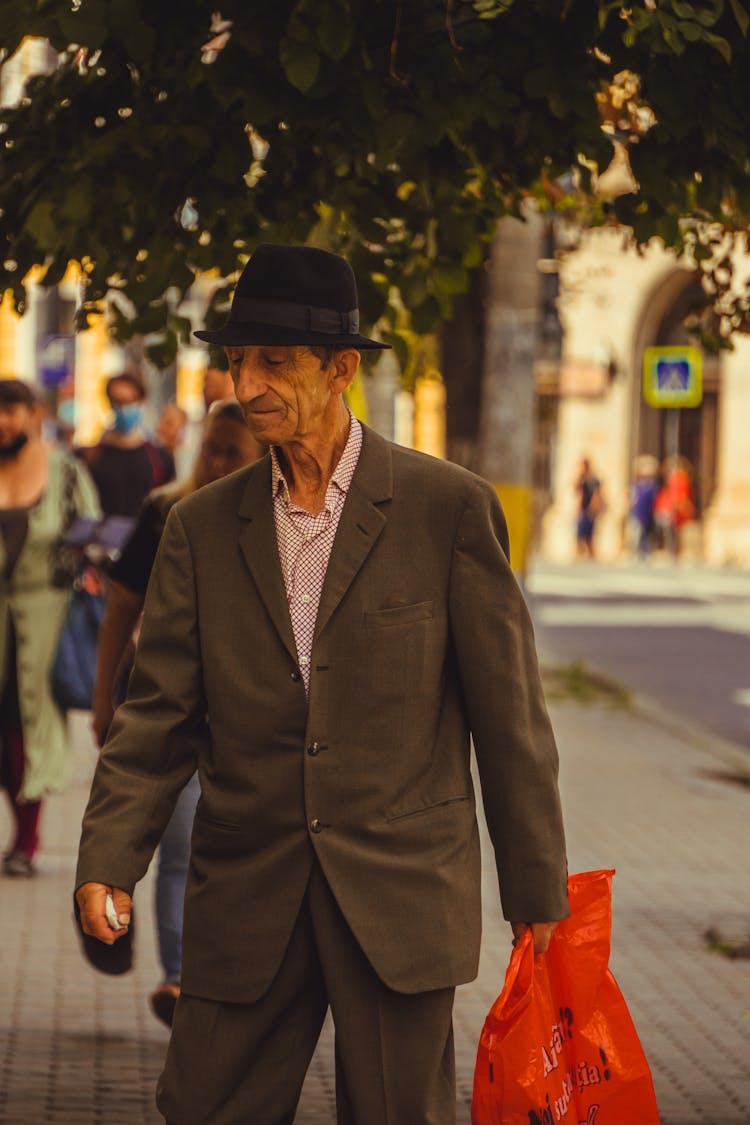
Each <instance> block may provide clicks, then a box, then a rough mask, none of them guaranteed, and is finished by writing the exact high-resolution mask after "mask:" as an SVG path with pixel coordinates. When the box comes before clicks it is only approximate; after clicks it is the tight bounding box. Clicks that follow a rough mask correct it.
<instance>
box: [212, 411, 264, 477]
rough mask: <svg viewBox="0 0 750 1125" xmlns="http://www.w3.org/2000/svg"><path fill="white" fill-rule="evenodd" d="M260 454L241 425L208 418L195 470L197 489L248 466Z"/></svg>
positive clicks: (226, 419)
mask: <svg viewBox="0 0 750 1125" xmlns="http://www.w3.org/2000/svg"><path fill="white" fill-rule="evenodd" d="M263 452H264V450H263V449H262V447H261V446H260V445H259V444H258V442H257V441H256V440H255V438H254V437H253V435H252V434H251V433H250V431H249V430H248V428H247V426H245V425H244V423H242V422H240V421H237V420H236V419H234V418H222V417H221V415H219V416H218V417H216V418H209V420H208V421H207V422H206V428H205V431H204V435H203V441H202V442H201V448H200V452H199V454H198V459H197V462H196V466H195V483H196V485H197V487H198V488H201V487H202V486H203V485H204V484H210V483H211V481H212V480H219V479H220V478H221V477H225V476H227V474H228V473H233V472H234V471H235V469H241V468H242V467H243V465H250V464H252V462H253V461H257V460H258V458H259V457H261V456H262V455H263Z"/></svg>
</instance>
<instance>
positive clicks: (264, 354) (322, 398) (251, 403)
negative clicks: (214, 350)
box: [227, 345, 334, 445]
mask: <svg viewBox="0 0 750 1125" xmlns="http://www.w3.org/2000/svg"><path fill="white" fill-rule="evenodd" d="M227 357H228V359H229V370H230V371H231V373H232V380H233V382H234V393H235V394H236V396H237V399H238V401H239V403H240V405H241V406H242V409H243V411H244V414H245V419H246V421H247V424H248V426H249V427H250V430H251V431H252V433H253V434H254V435H255V436H256V437H257V438H258V439H259V440H260V441H262V442H265V443H266V444H268V445H285V444H286V443H288V442H291V441H299V440H300V439H302V438H305V437H309V436H310V435H313V434H315V433H316V431H317V430H318V429H319V428H320V426H321V423H322V420H323V418H324V415H325V412H326V409H327V408H328V407H329V405H330V402H331V399H332V397H333V394H334V392H333V391H332V388H331V379H332V377H333V371H334V368H333V365H330V366H329V367H328V368H326V369H323V368H322V367H321V363H320V359H319V358H318V357H317V356H316V355H314V354H313V353H312V352H311V351H310V349H309V348H304V347H284V348H281V347H279V348H277V347H266V346H256V345H248V346H246V347H233V348H227Z"/></svg>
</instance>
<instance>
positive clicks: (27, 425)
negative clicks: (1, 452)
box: [0, 402, 34, 449]
mask: <svg viewBox="0 0 750 1125" xmlns="http://www.w3.org/2000/svg"><path fill="white" fill-rule="evenodd" d="M33 421H34V412H33V410H32V409H31V407H30V406H27V405H26V403H25V402H8V403H0V449H3V448H5V447H6V446H9V445H13V443H14V442H15V441H16V440H17V438H19V437H20V436H21V434H26V435H29V434H31V432H32V430H33Z"/></svg>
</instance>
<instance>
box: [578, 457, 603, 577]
mask: <svg viewBox="0 0 750 1125" xmlns="http://www.w3.org/2000/svg"><path fill="white" fill-rule="evenodd" d="M574 487H575V491H576V493H577V495H578V513H577V516H576V547H577V550H578V554H579V555H582V556H583V557H584V558H589V559H593V557H594V532H595V529H596V521H597V519H598V518H599V516H600V515H601V513H602V512H603V511H604V496H603V494H602V484H601V481H600V480H599V478H598V477H597V476H595V475H594V473H593V472H592V469H591V462H590V460H589V459H588V457H584V458H582V460H581V465H580V468H579V470H578V476H577V477H576V480H575V485H574Z"/></svg>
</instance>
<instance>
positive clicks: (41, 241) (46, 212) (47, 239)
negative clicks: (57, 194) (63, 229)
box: [24, 199, 59, 250]
mask: <svg viewBox="0 0 750 1125" xmlns="http://www.w3.org/2000/svg"><path fill="white" fill-rule="evenodd" d="M24 226H25V228H26V230H27V231H28V233H29V234H30V235H31V237H32V238H33V239H34V241H35V242H36V244H37V246H40V247H41V248H42V249H43V250H51V249H52V248H53V247H56V246H57V243H58V237H59V228H58V226H57V223H56V222H55V219H54V208H53V206H52V204H51V203H50V202H49V200H47V199H43V200H41V201H40V202H39V203H36V204H34V206H33V207H32V208H31V211H30V212H29V215H28V218H27V219H26V222H25V223H24Z"/></svg>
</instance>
